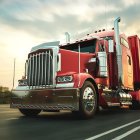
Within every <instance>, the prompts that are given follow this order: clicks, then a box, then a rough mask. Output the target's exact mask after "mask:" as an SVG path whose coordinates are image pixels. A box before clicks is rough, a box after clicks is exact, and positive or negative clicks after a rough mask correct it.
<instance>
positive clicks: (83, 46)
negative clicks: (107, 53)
mask: <svg viewBox="0 0 140 140" xmlns="http://www.w3.org/2000/svg"><path fill="white" fill-rule="evenodd" d="M79 44H80V52H85V53H94V52H95V50H96V40H95V39H94V40H88V41H84V42H80V43H74V44H69V45H66V46H61V48H62V49H66V50H71V51H76V52H78V45H79Z"/></svg>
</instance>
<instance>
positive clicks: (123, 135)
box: [112, 126, 140, 140]
mask: <svg viewBox="0 0 140 140" xmlns="http://www.w3.org/2000/svg"><path fill="white" fill-rule="evenodd" d="M139 129H140V126H138V127H135V128H133V129H131V130H129V131H127V132H126V133H124V134H122V135H120V136H118V137H116V138H114V139H112V140H121V139H122V138H124V137H127V136H128V135H130V134H132V133H134V132H135V131H137V130H139Z"/></svg>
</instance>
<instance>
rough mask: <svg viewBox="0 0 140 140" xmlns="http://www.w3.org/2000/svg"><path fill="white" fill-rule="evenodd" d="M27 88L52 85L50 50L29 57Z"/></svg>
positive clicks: (51, 55)
mask: <svg viewBox="0 0 140 140" xmlns="http://www.w3.org/2000/svg"><path fill="white" fill-rule="evenodd" d="M27 84H28V86H48V85H53V53H52V50H47V51H46V52H41V53H37V54H32V55H30V57H29V59H28V71H27Z"/></svg>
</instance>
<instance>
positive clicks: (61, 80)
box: [57, 75, 73, 83]
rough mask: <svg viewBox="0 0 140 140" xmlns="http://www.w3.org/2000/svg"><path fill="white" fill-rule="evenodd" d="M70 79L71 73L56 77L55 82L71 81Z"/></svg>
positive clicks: (71, 78)
mask: <svg viewBox="0 0 140 140" xmlns="http://www.w3.org/2000/svg"><path fill="white" fill-rule="evenodd" d="M72 80H73V77H72V76H71V75H70V76H58V77H57V83H64V82H71V81H72Z"/></svg>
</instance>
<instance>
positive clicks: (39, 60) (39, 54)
mask: <svg viewBox="0 0 140 140" xmlns="http://www.w3.org/2000/svg"><path fill="white" fill-rule="evenodd" d="M38 57H39V58H38V61H39V62H38V86H39V85H40V82H39V80H40V57H41V54H40V53H39V55H38Z"/></svg>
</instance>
